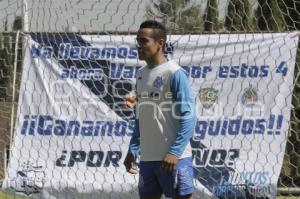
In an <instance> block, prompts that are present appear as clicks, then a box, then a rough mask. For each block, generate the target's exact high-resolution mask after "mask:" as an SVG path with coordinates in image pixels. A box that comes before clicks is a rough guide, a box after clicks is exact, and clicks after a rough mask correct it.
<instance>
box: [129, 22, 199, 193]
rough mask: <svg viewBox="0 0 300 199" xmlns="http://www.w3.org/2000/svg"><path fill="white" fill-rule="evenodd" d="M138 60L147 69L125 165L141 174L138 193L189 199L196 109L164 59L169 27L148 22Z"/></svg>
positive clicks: (182, 79)
mask: <svg viewBox="0 0 300 199" xmlns="http://www.w3.org/2000/svg"><path fill="white" fill-rule="evenodd" d="M136 40H137V48H138V56H139V59H140V60H145V61H146V63H147V66H144V67H142V68H140V69H139V70H138V71H137V76H136V89H137V91H136V92H137V93H136V94H137V106H136V120H135V130H134V132H133V135H132V138H131V140H130V144H129V150H128V153H127V156H126V158H125V161H124V165H125V167H126V170H127V171H128V172H129V173H132V174H136V173H138V170H137V167H136V166H135V164H134V163H135V161H136V157H137V155H139V154H140V163H139V185H138V189H139V195H140V198H141V199H159V198H161V196H162V194H164V195H165V196H166V197H171V198H176V199H183V198H184V199H190V198H192V194H193V191H194V184H193V168H192V157H191V156H192V154H191V146H190V143H189V141H190V138H191V137H192V133H193V130H194V126H195V105H194V101H193V99H192V96H191V91H190V88H189V83H188V79H187V75H186V73H185V71H184V70H183V69H182V68H181V67H180V66H179V65H178V64H176V63H175V62H174V61H172V60H167V59H166V57H165V56H164V47H165V43H166V29H165V27H164V26H163V25H162V24H160V23H158V22H156V21H152V20H149V21H145V22H143V23H142V24H141V25H140V28H139V31H138V33H137V38H136Z"/></svg>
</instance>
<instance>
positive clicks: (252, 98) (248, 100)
mask: <svg viewBox="0 0 300 199" xmlns="http://www.w3.org/2000/svg"><path fill="white" fill-rule="evenodd" d="M257 100H258V95H257V90H256V89H255V88H252V86H250V87H249V88H246V89H245V90H244V93H243V95H242V103H243V104H244V105H246V106H251V105H253V104H255V102H257Z"/></svg>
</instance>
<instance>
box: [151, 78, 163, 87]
mask: <svg viewBox="0 0 300 199" xmlns="http://www.w3.org/2000/svg"><path fill="white" fill-rule="evenodd" d="M163 84H164V81H163V78H162V77H161V76H157V77H156V78H155V80H154V81H153V86H154V87H155V88H160V87H161V86H162V85H163Z"/></svg>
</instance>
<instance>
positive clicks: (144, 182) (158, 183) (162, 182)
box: [139, 157, 194, 198]
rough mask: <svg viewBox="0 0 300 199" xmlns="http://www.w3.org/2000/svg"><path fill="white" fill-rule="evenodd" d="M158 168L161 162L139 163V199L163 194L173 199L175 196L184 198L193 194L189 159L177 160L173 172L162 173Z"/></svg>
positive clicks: (191, 170) (192, 174)
mask: <svg viewBox="0 0 300 199" xmlns="http://www.w3.org/2000/svg"><path fill="white" fill-rule="evenodd" d="M160 166H161V161H141V162H140V166H139V167H140V176H139V194H140V196H141V197H151V196H155V195H158V194H164V195H165V196H166V197H168V198H169V197H170V198H174V197H175V196H176V195H179V196H185V195H189V194H192V193H193V192H194V183H193V179H194V173H193V165H192V158H191V157H188V158H184V159H179V160H178V162H177V164H176V170H175V171H173V172H168V173H165V172H162V171H161V170H160Z"/></svg>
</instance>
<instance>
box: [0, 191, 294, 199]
mask: <svg viewBox="0 0 300 199" xmlns="http://www.w3.org/2000/svg"><path fill="white" fill-rule="evenodd" d="M25 198H26V197H20V196H11V195H7V194H5V193H4V192H1V191H0V199H25ZM195 199H196V198H195ZM277 199H300V196H299V197H288V196H278V197H277Z"/></svg>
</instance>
